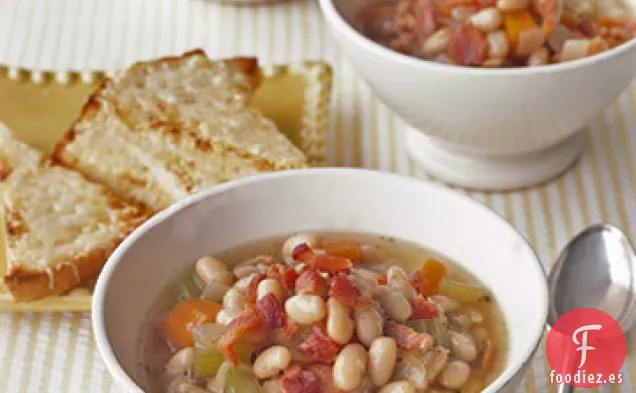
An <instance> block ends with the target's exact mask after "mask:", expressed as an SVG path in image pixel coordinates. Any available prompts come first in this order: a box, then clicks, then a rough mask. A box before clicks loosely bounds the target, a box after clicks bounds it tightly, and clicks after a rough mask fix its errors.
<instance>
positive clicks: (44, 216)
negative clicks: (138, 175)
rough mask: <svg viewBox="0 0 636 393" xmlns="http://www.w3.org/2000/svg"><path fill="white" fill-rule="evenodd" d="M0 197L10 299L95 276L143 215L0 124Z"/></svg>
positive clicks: (55, 290) (52, 291) (62, 289)
mask: <svg viewBox="0 0 636 393" xmlns="http://www.w3.org/2000/svg"><path fill="white" fill-rule="evenodd" d="M0 180H2V183H0V193H1V196H2V199H1V208H2V214H3V218H4V232H5V233H4V235H5V247H6V262H7V275H6V276H5V277H4V278H3V282H4V285H5V287H6V288H7V290H8V292H9V293H10V294H11V295H12V297H13V299H14V300H16V301H20V302H24V301H33V300H38V299H41V298H44V297H48V296H53V295H59V294H63V293H66V292H68V291H69V290H71V289H73V288H75V287H77V286H79V285H81V284H84V283H86V282H87V281H89V280H92V279H95V278H96V277H97V276H98V274H99V272H100V271H101V269H102V267H103V265H104V263H105V262H106V260H107V259H108V257H109V255H110V254H111V252H112V251H113V250H114V249H115V248H116V247H117V245H119V243H120V242H121V241H122V240H123V239H124V238H125V237H126V236H127V235H128V234H129V233H130V232H132V231H133V230H134V229H135V228H136V227H137V226H138V225H140V224H141V223H142V222H143V221H145V220H146V219H147V218H148V215H147V214H146V213H144V211H143V210H142V209H141V208H139V207H136V206H134V205H131V204H128V203H125V202H122V201H121V200H120V199H118V198H116V197H115V196H114V195H113V194H112V193H111V191H109V190H108V189H107V188H106V187H105V186H103V185H101V184H96V183H92V182H90V181H88V180H87V179H85V178H84V177H83V175H81V174H80V173H78V172H75V171H73V170H70V169H67V168H65V167H62V166H59V165H56V164H54V163H52V162H51V161H50V160H49V159H48V158H46V157H45V156H44V155H43V154H42V153H41V152H40V151H38V150H36V149H34V148H32V147H30V146H28V145H27V144H26V143H24V142H21V141H19V140H17V139H16V138H15V137H14V136H13V135H12V133H11V132H10V131H9V130H8V129H7V128H6V127H4V126H3V125H2V124H0Z"/></svg>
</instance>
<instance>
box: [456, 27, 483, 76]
mask: <svg viewBox="0 0 636 393" xmlns="http://www.w3.org/2000/svg"><path fill="white" fill-rule="evenodd" d="M487 54H488V42H487V41H486V38H485V37H484V34H483V33H482V32H481V31H479V30H478V29H477V28H476V27H474V26H473V25H471V24H470V23H467V24H464V25H462V26H460V27H459V28H458V29H457V30H455V33H454V34H453V35H452V37H451V40H450V42H449V44H448V49H447V50H446V55H448V57H449V58H450V59H451V60H452V61H454V62H455V63H457V64H461V65H466V66H477V65H480V64H481V63H483V62H484V60H486V55H487Z"/></svg>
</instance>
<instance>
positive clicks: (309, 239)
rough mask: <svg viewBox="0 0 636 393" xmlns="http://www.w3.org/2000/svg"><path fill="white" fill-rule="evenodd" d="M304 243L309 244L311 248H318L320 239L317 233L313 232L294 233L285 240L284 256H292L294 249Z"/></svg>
mask: <svg viewBox="0 0 636 393" xmlns="http://www.w3.org/2000/svg"><path fill="white" fill-rule="evenodd" d="M303 243H304V244H306V245H307V246H309V248H316V247H317V246H318V244H319V243H320V241H319V239H318V237H317V236H316V235H313V234H311V233H299V234H296V235H292V236H290V237H289V238H287V240H285V243H283V251H282V252H283V257H285V258H291V257H292V254H293V253H294V249H295V248H296V247H297V246H299V245H301V244H303Z"/></svg>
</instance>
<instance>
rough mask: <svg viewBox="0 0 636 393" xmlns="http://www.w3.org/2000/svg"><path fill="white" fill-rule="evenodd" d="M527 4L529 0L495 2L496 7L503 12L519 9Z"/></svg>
mask: <svg viewBox="0 0 636 393" xmlns="http://www.w3.org/2000/svg"><path fill="white" fill-rule="evenodd" d="M529 4H530V1H529V0H499V1H498V2H497V8H499V9H500V10H502V11H504V12H509V11H521V10H525V9H526V8H528V5H529Z"/></svg>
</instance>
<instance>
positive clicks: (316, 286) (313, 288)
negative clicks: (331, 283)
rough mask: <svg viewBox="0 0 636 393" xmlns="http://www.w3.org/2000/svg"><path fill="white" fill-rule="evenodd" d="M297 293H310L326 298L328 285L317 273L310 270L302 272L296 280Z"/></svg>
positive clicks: (314, 270)
mask: <svg viewBox="0 0 636 393" xmlns="http://www.w3.org/2000/svg"><path fill="white" fill-rule="evenodd" d="M296 293H310V294H313V295H318V296H320V297H325V296H326V295H327V283H326V282H325V279H324V278H322V276H321V275H320V274H319V273H318V272H317V271H316V269H312V268H309V269H307V270H305V271H304V272H302V273H301V274H300V276H299V277H298V280H296Z"/></svg>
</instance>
